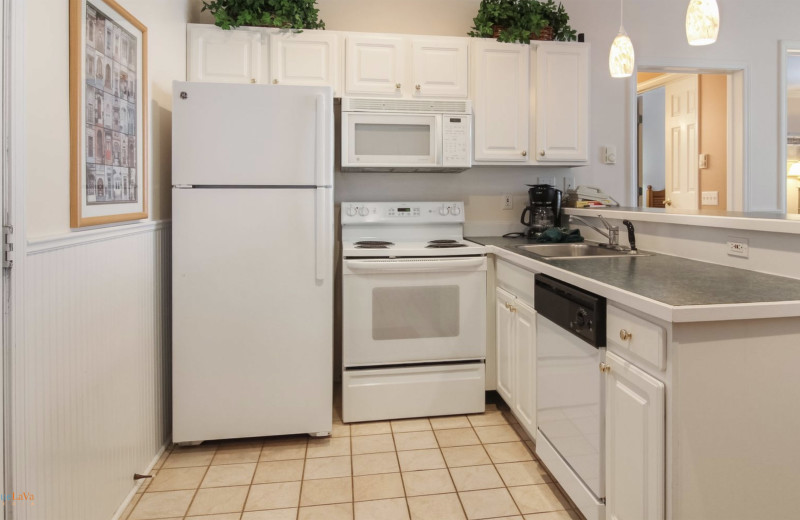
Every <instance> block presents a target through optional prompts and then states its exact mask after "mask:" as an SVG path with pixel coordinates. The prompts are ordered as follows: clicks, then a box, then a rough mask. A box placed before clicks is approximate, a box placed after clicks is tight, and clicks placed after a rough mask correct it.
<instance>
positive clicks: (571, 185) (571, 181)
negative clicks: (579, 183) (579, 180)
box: [564, 175, 575, 195]
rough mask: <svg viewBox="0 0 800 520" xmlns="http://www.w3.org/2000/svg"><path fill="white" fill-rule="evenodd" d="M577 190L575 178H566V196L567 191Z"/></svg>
mask: <svg viewBox="0 0 800 520" xmlns="http://www.w3.org/2000/svg"><path fill="white" fill-rule="evenodd" d="M574 189H575V177H572V176H570V175H566V176H564V195H566V193H567V190H574Z"/></svg>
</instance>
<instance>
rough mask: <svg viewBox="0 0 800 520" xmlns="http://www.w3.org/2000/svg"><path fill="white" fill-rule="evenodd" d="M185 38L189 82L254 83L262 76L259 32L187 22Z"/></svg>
mask: <svg viewBox="0 0 800 520" xmlns="http://www.w3.org/2000/svg"><path fill="white" fill-rule="evenodd" d="M186 37H187V40H188V41H187V55H188V56H187V61H186V64H187V65H186V66H187V71H186V75H187V77H188V80H189V81H208V82H214V83H256V82H258V81H259V79H260V78H261V77H262V71H261V33H260V32H258V31H249V30H243V29H240V30H233V31H223V30H222V29H220V28H219V27H216V26H214V25H189V26H188V28H187V31H186Z"/></svg>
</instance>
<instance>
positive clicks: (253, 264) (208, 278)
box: [172, 188, 333, 442]
mask: <svg viewBox="0 0 800 520" xmlns="http://www.w3.org/2000/svg"><path fill="white" fill-rule="evenodd" d="M319 191H323V190H317V189H197V188H195V189H174V190H173V198H172V200H173V242H172V243H173V261H172V270H173V271H172V273H173V353H172V354H173V363H172V367H173V440H174V441H175V442H188V441H200V440H209V439H222V438H240V437H254V436H263V435H284V434H297V433H312V432H328V431H330V429H331V413H332V411H331V406H332V385H333V382H332V373H333V368H332V356H333V352H332V341H333V323H332V322H333V318H332V317H333V259H332V254H330V251H332V249H331V248H332V246H333V244H332V241H333V229H330V230H328V233H327V234H326V235H325V238H324V239H323V240H322V246H323V247H324V249H325V252H322V251H318V247H319V246H318V244H317V242H318V238H319V237H318V235H317V232H318V231H321V230H319V228H318V226H319V225H320V224H319V222H320V221H319V219H318V218H317V215H316V213H317V211H316V210H317V209H318V205H317V197H318V195H317V192H319ZM324 191H326V192H328V191H330V190H324ZM323 208H324V211H330V209H329V208H330V205H327V204H325V205H324V206H323ZM326 221H327V222H332V218H331V216H330V215H328V216H327V218H326ZM318 254H325V255H327V258H326V261H325V263H324V265H323V266H322V267H320V266H318V262H317V255H318ZM320 269H321V270H322V273H321V274H322V275H324V279H322V280H320V279H319V278H318V270H320Z"/></svg>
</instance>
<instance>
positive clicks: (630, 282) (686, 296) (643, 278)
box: [467, 237, 800, 307]
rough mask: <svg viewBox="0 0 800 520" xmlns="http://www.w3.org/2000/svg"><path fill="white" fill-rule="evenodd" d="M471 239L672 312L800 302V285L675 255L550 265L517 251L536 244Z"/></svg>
mask: <svg viewBox="0 0 800 520" xmlns="http://www.w3.org/2000/svg"><path fill="white" fill-rule="evenodd" d="M467 239H468V240H471V241H473V242H477V243H479V244H483V245H486V246H495V247H498V248H501V249H504V250H506V251H509V252H511V253H515V254H517V255H520V256H523V257H526V258H530V259H533V260H536V261H539V262H542V263H543V264H546V265H549V266H552V267H555V268H558V269H560V270H563V271H567V272H569V273H572V274H574V275H578V276H581V277H584V278H588V279H591V280H594V281H597V282H600V283H602V284H606V285H608V286H611V287H615V288H617V289H620V290H623V291H627V292H629V293H632V294H633V295H637V296H640V297H644V298H648V299H651V300H654V301H656V302H660V303H663V304H666V305H669V306H673V307H683V306H694V305H735V304H753V303H769V302H797V301H800V280H796V279H793V278H786V277H782V276H775V275H769V274H764V273H757V272H755V271H749V270H746V269H737V268H735V267H727V266H722V265H716V264H711V263H707V262H699V261H697V260H688V259H686V258H681V257H677V256H668V255H662V254H653V255H652V256H635V257H610V258H602V257H601V258H580V259H570V260H563V259H562V260H547V259H544V258H542V257H540V256H537V255H534V254H532V253H528V252H527V251H524V250H522V249H518V248H517V247H515V246H517V245H521V244H533V243H535V242H534V241H533V240H528V239H525V238H502V237H476V238H472V237H468V238H467ZM543 271H544V272H546V271H545V270H543Z"/></svg>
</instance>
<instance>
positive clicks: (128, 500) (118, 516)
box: [111, 440, 172, 520]
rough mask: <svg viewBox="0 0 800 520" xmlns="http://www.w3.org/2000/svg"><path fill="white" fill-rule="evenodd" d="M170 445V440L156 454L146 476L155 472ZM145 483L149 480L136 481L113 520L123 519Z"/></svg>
mask: <svg viewBox="0 0 800 520" xmlns="http://www.w3.org/2000/svg"><path fill="white" fill-rule="evenodd" d="M170 444H172V441H171V440H168V441H167V442H165V443H164V444H163V445H162V446H161V449H160V450H158V453H156V455H155V457H153V459H152V460H151V461H150V464H148V465H147V468H146V469H145V470H144V474H149V473H150V472H151V471H152V470H153V468H154V467H155V465H156V464H157V463H158V460H159V459H160V458H161V456H162V455H163V454H164V452H165V451H166V450H167V447H168V446H169V445H170ZM131 478H133V475H131ZM145 482H147V480H145V479H142V480H137V481H135V484H134V485H133V488H132V489H131V492H130V493H128V496H126V497H125V500H123V501H122V504H120V506H119V507H118V508H117V511H116V512H115V513H114V516H112V517H111V520H121V519H122V515H123V514H124V513H125V510H126V509H127V508H128V504H130V503H131V500H133V497H134V496H136V494H137V493H139V489H140V488H141V487H142V486H143V485H144V483H145Z"/></svg>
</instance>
